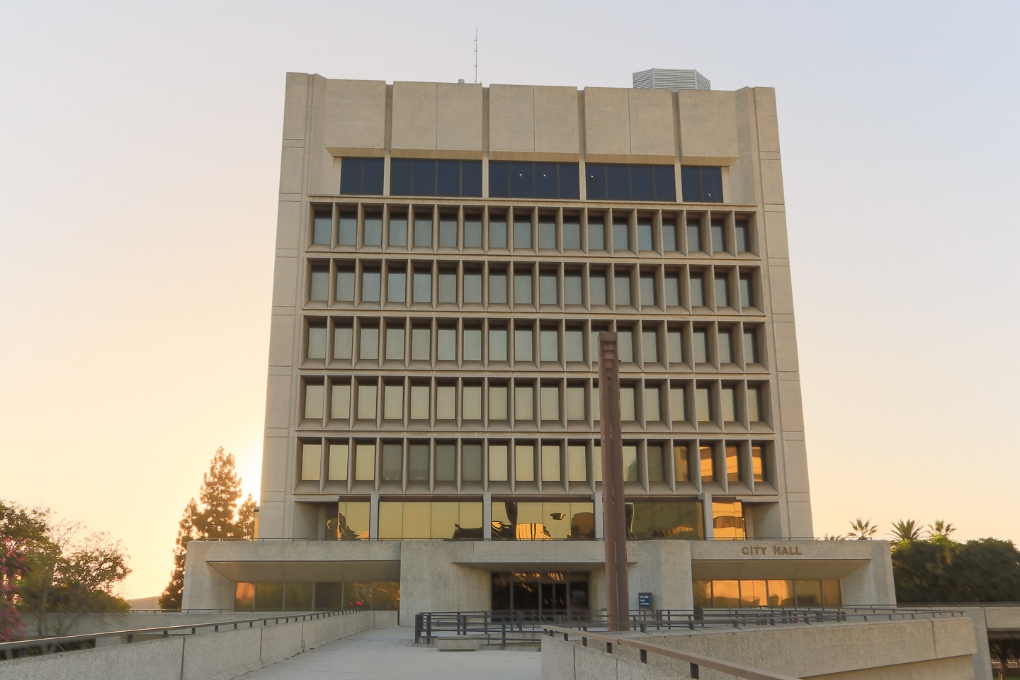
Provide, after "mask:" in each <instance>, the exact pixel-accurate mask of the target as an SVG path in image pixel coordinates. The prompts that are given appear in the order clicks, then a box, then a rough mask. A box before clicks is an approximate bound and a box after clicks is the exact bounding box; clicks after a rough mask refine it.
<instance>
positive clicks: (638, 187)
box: [630, 165, 655, 201]
mask: <svg viewBox="0 0 1020 680" xmlns="http://www.w3.org/2000/svg"><path fill="white" fill-rule="evenodd" d="M630 180H631V192H630V197H631V198H633V199H634V200H635V201H652V200H655V180H654V178H653V177H652V166H650V165H633V166H631V168H630Z"/></svg>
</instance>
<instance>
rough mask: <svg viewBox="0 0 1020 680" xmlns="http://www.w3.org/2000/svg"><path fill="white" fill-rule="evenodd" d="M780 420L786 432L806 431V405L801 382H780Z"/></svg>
mask: <svg viewBox="0 0 1020 680" xmlns="http://www.w3.org/2000/svg"><path fill="white" fill-rule="evenodd" d="M779 400H780V404H781V406H780V409H781V411H780V418H781V419H782V421H783V423H782V427H783V431H785V432H803V431H804V405H803V403H802V402H801V396H800V381H799V380H782V379H780V381H779Z"/></svg>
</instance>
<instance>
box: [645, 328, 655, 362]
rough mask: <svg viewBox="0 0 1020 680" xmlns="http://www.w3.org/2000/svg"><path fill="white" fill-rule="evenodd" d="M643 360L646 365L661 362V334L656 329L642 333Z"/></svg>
mask: <svg viewBox="0 0 1020 680" xmlns="http://www.w3.org/2000/svg"><path fill="white" fill-rule="evenodd" d="M641 358H642V360H643V361H644V362H645V363H646V364H653V363H656V362H657V361H658V360H659V334H658V333H657V332H656V331H655V329H654V328H651V329H647V328H646V329H643V330H642V331H641Z"/></svg>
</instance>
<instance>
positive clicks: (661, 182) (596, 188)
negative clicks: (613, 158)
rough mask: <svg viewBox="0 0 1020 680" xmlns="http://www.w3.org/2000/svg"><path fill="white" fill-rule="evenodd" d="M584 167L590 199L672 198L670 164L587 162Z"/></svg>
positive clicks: (663, 199)
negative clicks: (606, 163)
mask: <svg viewBox="0 0 1020 680" xmlns="http://www.w3.org/2000/svg"><path fill="white" fill-rule="evenodd" d="M584 167H585V187H586V188H587V190H588V200H590V201H605V200H610V201H665V202H669V203H673V202H675V201H676V175H675V174H674V172H673V166H672V165H616V164H613V165H605V164H602V163H588V164H587V165H585V166H584Z"/></svg>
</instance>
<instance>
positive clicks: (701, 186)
mask: <svg viewBox="0 0 1020 680" xmlns="http://www.w3.org/2000/svg"><path fill="white" fill-rule="evenodd" d="M680 188H681V190H682V191H683V193H684V200H685V201H687V202H695V203H722V200H723V195H722V168H718V167H709V166H701V165H685V166H683V167H681V168H680Z"/></svg>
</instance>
